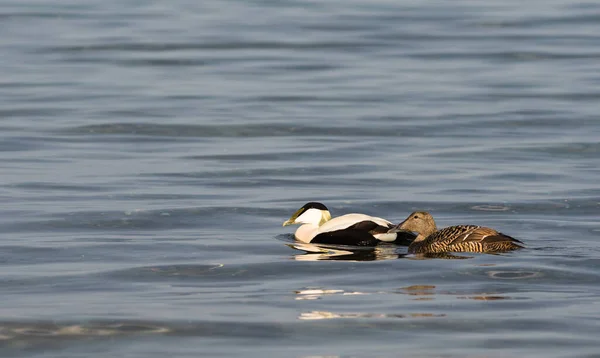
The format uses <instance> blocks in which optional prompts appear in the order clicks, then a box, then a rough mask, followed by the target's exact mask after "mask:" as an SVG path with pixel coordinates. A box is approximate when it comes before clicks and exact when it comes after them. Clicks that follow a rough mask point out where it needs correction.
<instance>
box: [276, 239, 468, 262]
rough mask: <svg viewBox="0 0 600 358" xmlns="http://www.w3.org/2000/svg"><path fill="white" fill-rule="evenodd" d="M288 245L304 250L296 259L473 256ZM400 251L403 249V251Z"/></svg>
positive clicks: (384, 247)
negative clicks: (412, 253) (411, 253)
mask: <svg viewBox="0 0 600 358" xmlns="http://www.w3.org/2000/svg"><path fill="white" fill-rule="evenodd" d="M286 245H287V246H289V247H291V248H293V249H296V250H300V251H304V252H305V253H303V254H298V255H294V256H293V259H294V260H296V261H325V260H331V261H335V260H337V261H381V260H394V259H400V258H406V259H411V260H426V259H445V260H464V259H471V258H473V256H465V253H461V254H455V253H448V252H442V253H428V254H415V255H409V254H406V249H403V248H400V247H398V246H396V245H394V244H380V245H379V246H376V247H358V246H337V245H323V244H306V243H294V244H286ZM399 251H403V252H402V253H401V252H399Z"/></svg>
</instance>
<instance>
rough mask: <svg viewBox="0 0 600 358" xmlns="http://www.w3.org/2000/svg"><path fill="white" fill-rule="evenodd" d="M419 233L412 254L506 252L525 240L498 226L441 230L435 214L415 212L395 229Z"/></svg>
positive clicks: (518, 247)
mask: <svg viewBox="0 0 600 358" xmlns="http://www.w3.org/2000/svg"><path fill="white" fill-rule="evenodd" d="M397 230H407V231H411V232H415V233H417V234H418V235H417V238H416V239H415V240H414V241H413V242H412V243H411V244H410V245H409V246H408V253H411V254H426V253H442V252H483V253H492V252H502V251H510V250H516V249H521V248H523V246H521V245H519V244H523V242H521V241H519V240H517V239H515V238H512V237H510V236H508V235H504V234H502V233H500V232H498V231H496V230H494V229H490V228H489V227H484V226H476V225H456V226H449V227H446V228H443V229H441V230H438V229H437V227H436V225H435V221H434V220H433V217H432V216H431V214H429V213H428V212H426V211H415V212H414V213H412V214H410V215H409V216H408V218H406V220H404V221H403V222H401V223H400V224H398V226H397V227H396V228H395V229H392V230H391V231H397Z"/></svg>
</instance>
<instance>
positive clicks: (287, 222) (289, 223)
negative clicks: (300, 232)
mask: <svg viewBox="0 0 600 358" xmlns="http://www.w3.org/2000/svg"><path fill="white" fill-rule="evenodd" d="M293 224H294V219H289V220H286V221H284V222H283V226H288V225H293Z"/></svg>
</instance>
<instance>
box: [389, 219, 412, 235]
mask: <svg viewBox="0 0 600 358" xmlns="http://www.w3.org/2000/svg"><path fill="white" fill-rule="evenodd" d="M406 221H408V219H406V220H404V221H403V222H401V223H400V224H398V225H396V226H395V227H394V228H392V229H390V231H388V232H410V233H412V231H410V230H407V229H405V228H404V227H403V226H404V224H406Z"/></svg>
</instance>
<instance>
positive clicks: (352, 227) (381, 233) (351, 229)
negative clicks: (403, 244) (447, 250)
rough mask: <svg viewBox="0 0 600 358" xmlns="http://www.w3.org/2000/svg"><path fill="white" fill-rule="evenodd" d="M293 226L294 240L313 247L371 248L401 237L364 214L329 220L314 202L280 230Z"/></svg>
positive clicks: (323, 208) (324, 209) (389, 226)
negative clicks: (345, 246)
mask: <svg viewBox="0 0 600 358" xmlns="http://www.w3.org/2000/svg"><path fill="white" fill-rule="evenodd" d="M293 224H302V225H301V226H300V227H299V228H298V230H296V233H295V234H294V236H295V237H296V240H298V241H302V242H306V243H313V244H333V245H353V246H374V245H377V243H379V242H382V241H384V242H392V241H395V240H396V238H398V236H402V234H403V233H402V232H397V231H395V232H389V230H390V229H393V228H395V227H396V226H395V225H394V224H392V223H391V222H389V221H387V220H385V219H382V218H378V217H374V216H369V215H365V214H346V215H342V216H338V217H335V218H333V219H332V218H331V214H330V213H329V210H328V209H327V207H326V206H325V205H323V204H321V203H315V202H310V203H307V204H305V205H304V206H303V207H301V208H300V209H299V210H298V211H296V212H295V213H294V215H292V217H291V218H290V219H289V220H287V221H286V222H284V223H283V226H287V225H293ZM413 237H414V236H413Z"/></svg>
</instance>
